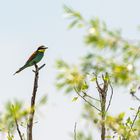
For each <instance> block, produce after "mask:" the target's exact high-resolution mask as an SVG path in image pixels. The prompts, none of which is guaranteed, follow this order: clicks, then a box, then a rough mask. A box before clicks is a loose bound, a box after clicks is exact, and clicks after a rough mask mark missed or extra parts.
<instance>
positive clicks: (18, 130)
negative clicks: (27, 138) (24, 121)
mask: <svg viewBox="0 0 140 140" xmlns="http://www.w3.org/2000/svg"><path fill="white" fill-rule="evenodd" d="M12 110H13V115H14V120H15V124H16V129H17V132H18V135H19V137H20V140H23V138H22V134H21V131H20V129H19V125H18V121H17V117H16V113H15V109H14V106H13V105H12Z"/></svg>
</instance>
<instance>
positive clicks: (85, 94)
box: [82, 91, 100, 102]
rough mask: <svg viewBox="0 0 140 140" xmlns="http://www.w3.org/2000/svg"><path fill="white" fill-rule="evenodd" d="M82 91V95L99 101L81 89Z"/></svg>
mask: <svg viewBox="0 0 140 140" xmlns="http://www.w3.org/2000/svg"><path fill="white" fill-rule="evenodd" d="M82 93H83V94H84V96H85V97H88V98H90V99H93V100H95V101H98V102H100V100H99V99H96V98H94V97H92V96H90V95H88V94H87V93H86V92H84V91H82Z"/></svg>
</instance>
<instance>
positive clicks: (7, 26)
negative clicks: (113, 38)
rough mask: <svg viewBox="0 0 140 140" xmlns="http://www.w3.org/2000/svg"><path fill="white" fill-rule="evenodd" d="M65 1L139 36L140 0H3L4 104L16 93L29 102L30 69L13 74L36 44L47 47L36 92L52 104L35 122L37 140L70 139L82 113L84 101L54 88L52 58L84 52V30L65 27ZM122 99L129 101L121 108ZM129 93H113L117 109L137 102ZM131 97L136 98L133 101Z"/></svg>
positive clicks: (132, 36)
mask: <svg viewBox="0 0 140 140" xmlns="http://www.w3.org/2000/svg"><path fill="white" fill-rule="evenodd" d="M64 4H66V5H68V6H70V7H72V8H74V9H76V10H78V11H80V12H81V13H82V14H83V15H84V16H85V17H86V18H87V19H88V18H90V17H92V16H93V17H99V18H100V19H101V20H104V21H105V22H106V23H107V25H108V26H109V27H110V28H112V29H122V33H123V36H124V37H126V38H130V39H139V32H138V31H137V26H138V25H139V24H140V14H139V13H140V8H139V5H140V1H139V0H133V1H128V0H123V1H122V0H86V1H85V0H30V1H29V0H28V1H27V0H24V1H22V0H12V1H10V0H4V1H2V0H0V46H1V47H0V48H1V55H0V60H1V69H0V71H1V72H0V77H1V78H0V84H1V89H0V90H1V91H0V92H1V98H0V105H2V104H3V103H4V102H5V101H7V100H12V99H14V98H17V99H21V100H24V101H26V103H25V104H26V105H28V104H29V101H30V96H31V92H32V88H31V87H32V83H33V73H32V72H31V70H32V68H29V69H26V70H25V71H23V72H21V73H20V74H18V75H16V76H13V75H12V74H13V73H14V72H15V71H16V70H17V69H18V68H19V67H20V66H22V65H23V64H24V63H25V61H26V60H27V58H28V57H29V55H30V54H31V53H32V52H33V51H34V50H35V49H36V48H37V47H38V45H42V44H44V45H47V46H48V47H49V50H48V52H46V54H45V57H44V59H43V60H42V63H46V64H47V66H46V68H44V69H43V70H42V72H41V74H40V79H39V80H40V81H39V82H40V87H39V90H38V97H37V98H39V97H41V96H42V95H44V94H48V96H49V101H48V104H47V105H46V106H45V107H43V109H41V110H42V113H38V112H37V121H38V123H37V124H36V126H35V129H34V132H35V140H37V139H41V140H46V139H49V140H55V139H59V140H71V137H70V136H69V133H70V132H72V131H73V126H74V122H75V121H78V122H81V118H80V117H79V113H80V107H81V103H80V101H79V102H78V103H72V102H71V97H67V96H64V94H63V93H62V92H59V93H58V92H56V90H55V87H54V83H55V81H54V78H55V74H56V72H57V71H56V70H55V67H54V62H55V60H56V59H57V58H63V59H65V60H67V61H68V62H71V63H75V62H77V61H78V58H79V57H80V56H82V55H83V54H85V48H84V43H83V40H82V39H83V38H82V36H83V32H82V31H80V30H77V29H73V30H70V31H69V30H67V25H68V23H69V21H68V20H66V19H64V16H63V5H64ZM116 98H118V99H119V100H120V101H122V103H123V100H124V99H126V98H127V99H128V102H126V104H124V105H123V106H121V107H117V106H116V103H117V100H118V99H116ZM130 100H131V98H130V97H127V96H126V95H125V94H123V95H121V96H120V95H119V96H118V94H117V96H115V97H114V103H113V107H115V108H116V109H117V111H116V112H120V111H122V110H124V111H125V110H126V109H127V108H128V104H129V105H131V106H134V105H133V102H132V101H130ZM131 102H132V103H131Z"/></svg>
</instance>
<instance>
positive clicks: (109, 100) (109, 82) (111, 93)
mask: <svg viewBox="0 0 140 140" xmlns="http://www.w3.org/2000/svg"><path fill="white" fill-rule="evenodd" d="M109 86H110V88H111V96H110V99H109V103H108V106H107V109H106V112H107V111H108V109H109V107H110V105H111V101H112V97H113V87H112V85H111V83H110V81H109Z"/></svg>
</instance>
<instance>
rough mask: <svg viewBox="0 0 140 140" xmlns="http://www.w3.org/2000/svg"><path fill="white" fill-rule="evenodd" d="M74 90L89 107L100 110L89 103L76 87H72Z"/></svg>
mask: <svg viewBox="0 0 140 140" xmlns="http://www.w3.org/2000/svg"><path fill="white" fill-rule="evenodd" d="M74 90H75V91H76V93H77V94H78V96H80V97H81V98H82V99H83V100H84V101H85V102H86V103H87V104H89V105H90V106H91V107H93V108H95V109H96V110H98V111H99V112H101V110H100V109H98V108H97V107H96V106H94V105H93V104H92V103H90V102H89V101H88V100H87V99H85V98H84V97H83V96H82V95H81V94H80V93H79V92H78V91H77V89H76V88H75V87H74Z"/></svg>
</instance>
